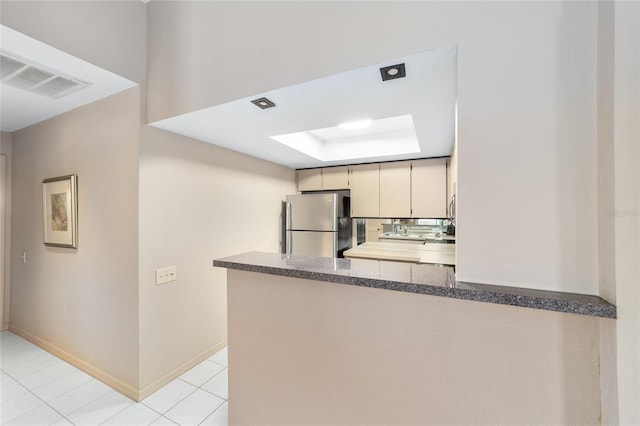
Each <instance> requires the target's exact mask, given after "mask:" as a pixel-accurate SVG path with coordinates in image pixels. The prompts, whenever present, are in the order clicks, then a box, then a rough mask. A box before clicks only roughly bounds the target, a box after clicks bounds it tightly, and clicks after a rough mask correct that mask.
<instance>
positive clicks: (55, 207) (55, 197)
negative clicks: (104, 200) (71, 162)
mask: <svg viewBox="0 0 640 426" xmlns="http://www.w3.org/2000/svg"><path fill="white" fill-rule="evenodd" d="M77 191H78V177H77V175H75V174H74V175H68V176H60V177H56V178H51V179H45V180H43V181H42V208H43V219H44V222H43V223H44V244H45V245H47V246H56V247H68V248H76V245H77V243H78V192H77Z"/></svg>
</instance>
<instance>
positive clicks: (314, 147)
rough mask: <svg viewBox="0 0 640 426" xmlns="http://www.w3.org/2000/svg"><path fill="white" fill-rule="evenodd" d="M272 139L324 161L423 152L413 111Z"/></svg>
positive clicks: (273, 137)
mask: <svg viewBox="0 0 640 426" xmlns="http://www.w3.org/2000/svg"><path fill="white" fill-rule="evenodd" d="M362 121H364V120H362ZM356 127H357V126H356ZM270 139H272V140H274V141H276V142H279V143H281V144H283V145H286V146H288V147H290V148H293V149H295V150H297V151H299V152H302V153H303V154H306V155H308V156H310V157H313V158H315V159H317V160H320V161H324V162H327V161H338V160H351V159H363V158H376V157H383V156H388V155H401V154H414V153H418V152H420V145H419V144H418V138H417V137H416V130H415V127H414V124H413V118H412V116H411V115H410V114H409V115H401V116H397V117H389V118H382V119H378V120H371V125H370V126H367V127H365V128H359V129H358V128H355V129H345V128H344V126H340V125H338V126H334V127H325V128H322V129H314V130H307V131H302V132H296V133H287V134H283V135H277V136H271V137H270Z"/></svg>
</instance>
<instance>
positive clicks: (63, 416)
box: [2, 370, 75, 424]
mask: <svg viewBox="0 0 640 426" xmlns="http://www.w3.org/2000/svg"><path fill="white" fill-rule="evenodd" d="M2 372H3V373H4V374H6V375H7V376H8V377H10V378H11V379H13V380H15V381H16V383H18V384H19V385H20V386H22V387H23V388H24V389H25V390H26V391H27V392H29V393H30V394H31V395H33V396H35V397H36V398H37V399H38V400H40V401H42V403H43V404H44V405H46V406H47V407H49V408H51V409H52V410H53V411H55V412H56V413H58V414H59V415H60V416H61V417H62V418H63V419H65V420H67V421H69V422H71V421H70V420H69V419H67V416H65V415H63V414H62V413H61V412H59V411H58V410H56V409H55V408H54V407H52V406H51V405H50V404H49V403H48V402H47V401H45V400H44V399H42V398H40V397H39V396H38V395H36V394H35V393H33V392H32V391H31V389H29V388H27V387H26V386H25V385H23V384H22V383H20V381H18V380H17V379H16V378H14V377H13V376H11V375H10V374H9V373H7V372H6V371H5V370H2ZM38 387H39V386H38ZM12 399H15V398H12ZM9 401H11V399H10V400H9ZM5 402H6V401H5ZM37 408H39V407H34V408H32V409H31V410H29V411H27V412H26V413H22V414H20V415H19V416H16V417H14V418H12V419H9V420H8V421H4V419H3V424H4V423H9V422H10V421H12V420H15V419H17V418H18V417H21V416H24V415H25V414H28V413H30V412H32V411H34V410H36V409H37ZM56 421H60V419H58V420H56ZM71 423H72V424H75V423H73V422H71Z"/></svg>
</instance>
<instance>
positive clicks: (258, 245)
mask: <svg viewBox="0 0 640 426" xmlns="http://www.w3.org/2000/svg"><path fill="white" fill-rule="evenodd" d="M295 190H296V189H295V172H294V170H292V169H289V168H286V167H282V166H279V165H276V164H273V163H269V162H266V161H262V160H258V159H256V158H253V157H249V156H246V155H243V154H239V153H236V152H233V151H229V150H226V149H223V148H218V147H216V146H213V145H210V144H206V143H203V142H199V141H196V140H193V139H188V138H185V137H183V136H179V135H175V134H173V133H169V132H166V131H163V130H159V129H155V128H153V127H149V126H146V127H145V129H144V132H143V138H142V142H141V153H140V219H139V220H140V277H139V283H140V376H141V379H140V387H141V389H142V394H143V395H144V394H147V393H148V392H150V391H151V390H153V389H155V388H157V387H158V386H160V385H162V384H164V383H165V382H167V381H168V380H171V379H172V378H173V377H174V376H175V374H177V372H179V371H180V368H185V367H186V366H189V365H192V364H193V362H192V361H193V360H196V359H199V357H200V358H201V357H203V356H205V355H206V354H208V353H210V352H211V351H212V350H214V349H215V348H218V349H219V348H220V347H221V346H223V345H225V344H226V338H227V309H226V271H225V270H223V269H219V268H213V266H212V262H213V259H216V258H219V257H224V256H229V255H232V254H238V253H242V252H246V251H250V250H262V251H270V252H278V251H280V244H281V228H282V227H281V222H282V217H281V213H282V202H283V201H284V199H285V196H286V194H291V193H295ZM172 265H175V266H177V276H178V279H177V281H176V282H172V283H168V284H164V285H162V286H156V285H155V281H154V280H155V272H154V271H155V269H156V268H160V267H165V266H172Z"/></svg>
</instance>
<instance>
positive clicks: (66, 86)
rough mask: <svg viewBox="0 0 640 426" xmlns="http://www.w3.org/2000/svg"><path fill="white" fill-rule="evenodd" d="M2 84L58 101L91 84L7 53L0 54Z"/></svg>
mask: <svg viewBox="0 0 640 426" xmlns="http://www.w3.org/2000/svg"><path fill="white" fill-rule="evenodd" d="M0 75H1V77H2V84H6V85H8V86H12V87H15V88H18V89H22V90H26V91H28V92H31V93H36V94H38V95H42V96H46V97H48V98H52V99H58V98H61V97H63V96H67V95H69V94H71V93H73V92H75V91H77V90H80V89H82V88H85V87H87V86H90V85H91V83H87V82H86V81H82V80H80V79H78V78H73V77H70V76H68V75H64V74H63V73H61V72H57V71H54V70H52V69H49V68H45V67H43V66H40V65H38V64H35V63H32V62H30V61H28V60H26V59H23V58H20V57H19V56H17V55H13V54H10V53H8V52H5V51H2V52H0Z"/></svg>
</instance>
